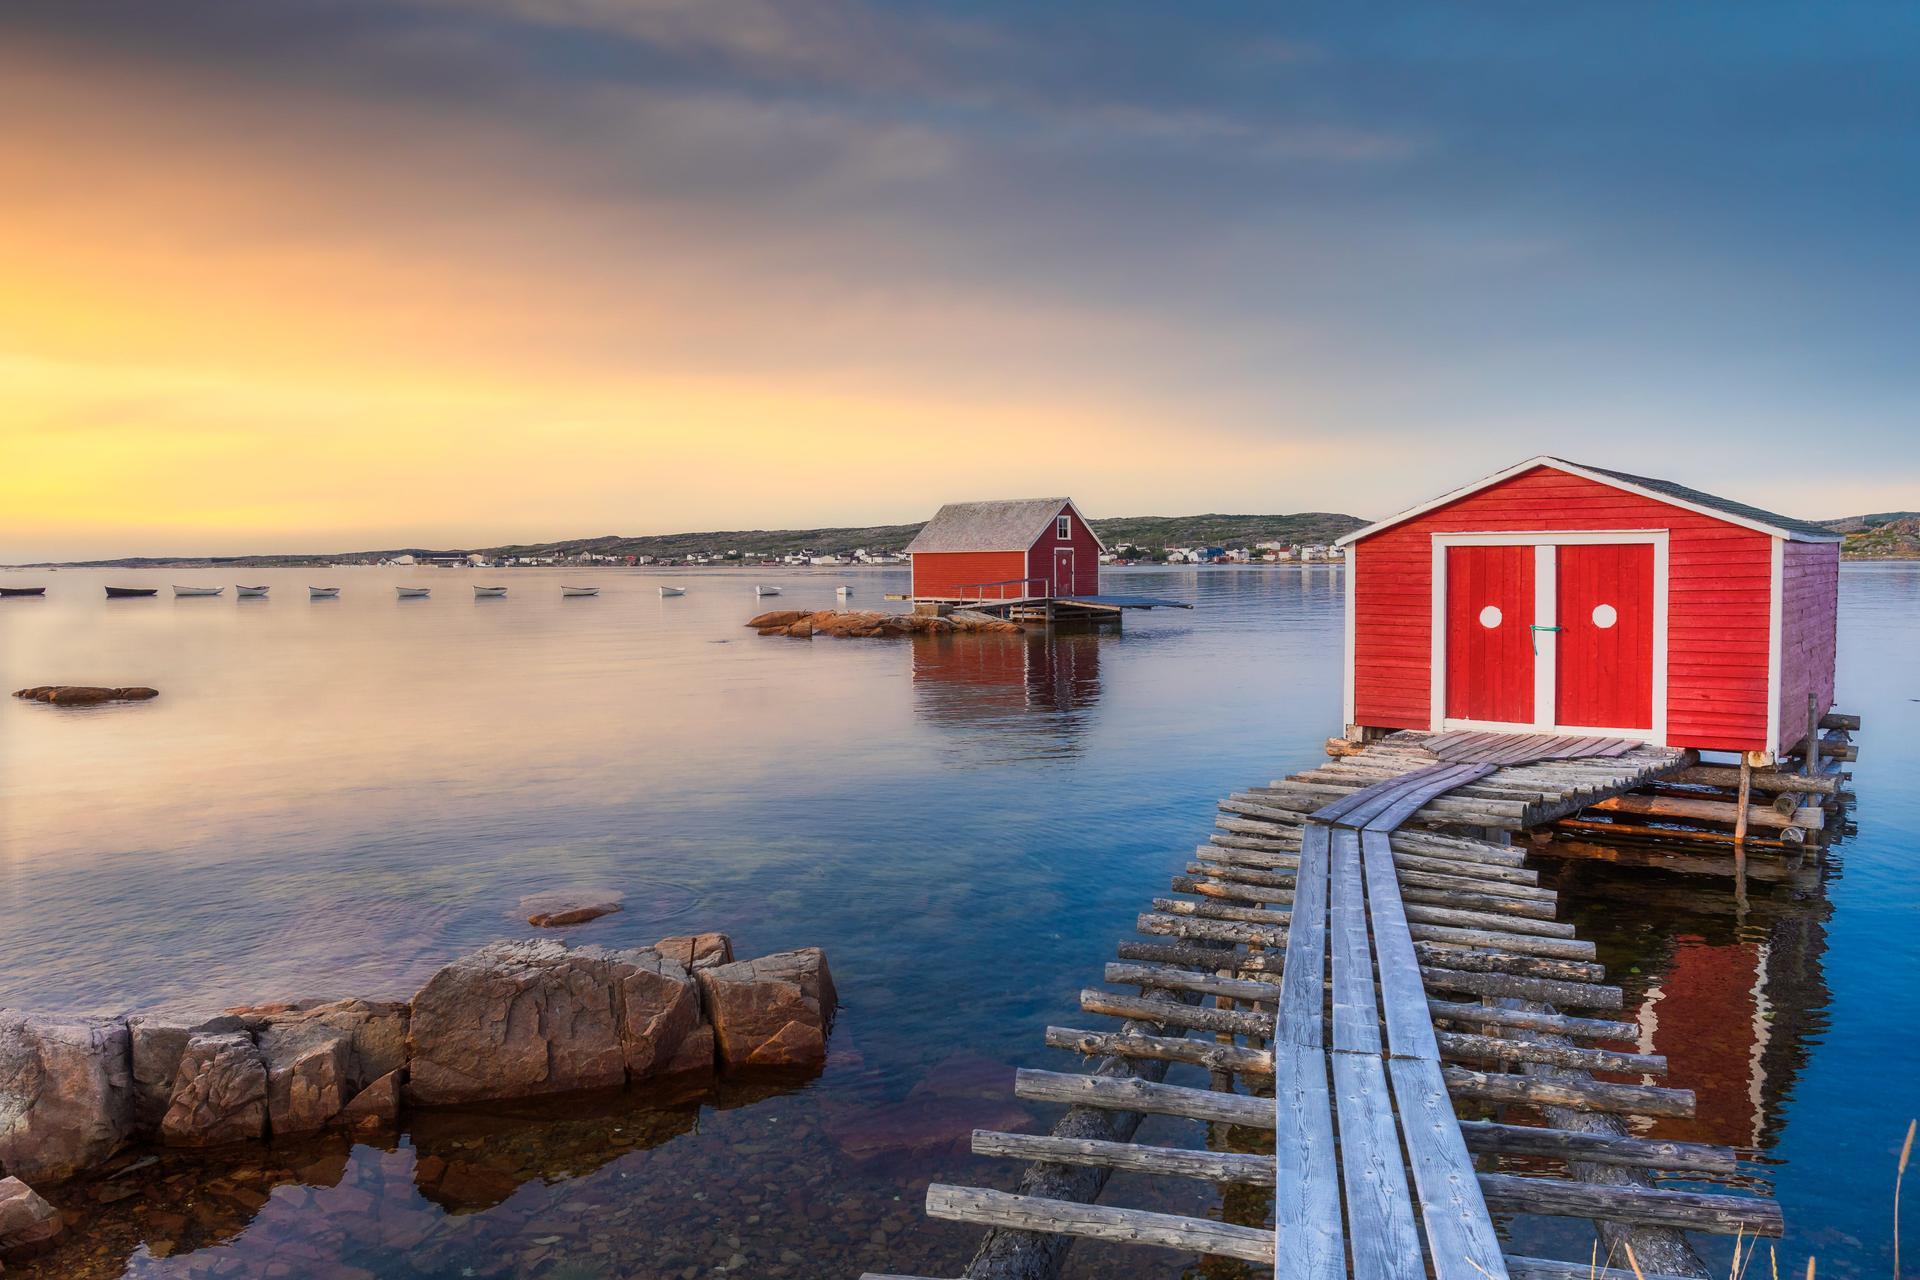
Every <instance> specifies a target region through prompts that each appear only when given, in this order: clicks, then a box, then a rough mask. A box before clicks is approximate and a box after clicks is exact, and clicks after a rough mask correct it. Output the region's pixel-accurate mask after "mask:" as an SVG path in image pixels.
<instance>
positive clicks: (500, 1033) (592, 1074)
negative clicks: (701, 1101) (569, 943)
mask: <svg viewBox="0 0 1920 1280" xmlns="http://www.w3.org/2000/svg"><path fill="white" fill-rule="evenodd" d="M407 1047H408V1050H409V1054H408V1056H409V1060H410V1061H409V1066H408V1080H407V1097H408V1099H409V1100H411V1101H413V1102H418V1103H425V1104H429V1105H435V1104H445V1103H460V1102H479V1101H483V1100H485V1099H489V1098H526V1097H533V1096H535V1095H538V1094H544V1093H564V1092H568V1091H570V1090H575V1089H599V1088H608V1087H611V1086H614V1085H618V1084H621V1083H623V1082H624V1081H625V1079H626V1062H625V1058H624V1055H623V1053H622V1051H621V1046H620V1042H619V1021H618V1014H617V1011H616V1008H615V1003H614V993H613V984H612V981H611V979H610V978H609V976H608V973H607V968H606V964H605V962H604V961H603V960H601V959H599V958H598V957H596V956H592V955H588V954H586V953H584V952H583V953H580V954H575V953H572V952H569V951H568V950H567V949H566V948H565V947H564V946H562V945H561V944H560V943H558V942H496V943H494V944H493V945H491V946H487V947H482V948H481V949H480V950H479V951H476V952H475V953H474V954H472V955H470V956H465V957H463V958H461V959H459V960H456V961H454V962H453V963H452V964H450V965H448V966H446V967H445V968H443V969H441V970H440V971H439V972H438V973H436V974H434V975H433V977H431V978H429V979H428V980H427V985H426V986H424V987H422V988H421V989H420V993H419V994H418V995H416V996H415V997H414V998H413V1021H412V1024H411V1026H410V1027H409V1029H408V1032H407Z"/></svg>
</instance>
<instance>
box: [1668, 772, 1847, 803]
mask: <svg viewBox="0 0 1920 1280" xmlns="http://www.w3.org/2000/svg"><path fill="white" fill-rule="evenodd" d="M1667 781H1669V782H1676V783H1684V784H1686V785H1687V786H1693V787H1718V788H1720V789H1721V790H1724V791H1733V790H1735V789H1737V788H1738V787H1739V785H1740V770H1739V768H1738V767H1737V766H1734V765H1727V764H1697V765H1695V766H1693V767H1692V768H1691V769H1681V770H1679V771H1678V772H1676V773H1672V774H1669V775H1668V777H1667ZM1846 783H1847V775H1845V774H1843V773H1826V774H1819V775H1816V776H1814V777H1808V776H1807V775H1806V774H1804V773H1782V772H1780V771H1779V770H1777V769H1755V770H1753V771H1752V784H1751V785H1752V787H1753V789H1754V790H1755V791H1763V792H1765V793H1766V794H1768V795H1777V794H1779V793H1781V792H1783V791H1815V792H1818V793H1819V794H1821V795H1823V796H1837V795H1839V794H1841V793H1842V792H1844V791H1845V790H1846V789H1847V787H1846Z"/></svg>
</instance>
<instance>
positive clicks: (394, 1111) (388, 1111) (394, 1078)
mask: <svg viewBox="0 0 1920 1280" xmlns="http://www.w3.org/2000/svg"><path fill="white" fill-rule="evenodd" d="M339 1120H340V1123H341V1124H343V1125H345V1126H346V1128H347V1129H348V1131H349V1132H352V1133H355V1134H366V1133H378V1132H380V1131H381V1130H383V1129H391V1128H393V1127H394V1126H396V1125H398V1124H399V1123H400V1073H399V1072H398V1071H389V1072H387V1074H385V1075H383V1076H381V1077H380V1078H379V1079H378V1080H375V1081H374V1082H373V1083H372V1084H369V1085H368V1086H367V1087H366V1088H364V1089H362V1090H360V1092H358V1093H356V1094H354V1095H353V1101H351V1102H349V1103H348V1104H347V1105H346V1106H345V1107H343V1108H341V1110H340V1116H339Z"/></svg>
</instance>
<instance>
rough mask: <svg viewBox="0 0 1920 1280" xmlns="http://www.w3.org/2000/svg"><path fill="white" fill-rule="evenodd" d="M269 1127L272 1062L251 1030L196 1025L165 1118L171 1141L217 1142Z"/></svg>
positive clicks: (164, 1132) (163, 1130)
mask: <svg viewBox="0 0 1920 1280" xmlns="http://www.w3.org/2000/svg"><path fill="white" fill-rule="evenodd" d="M266 1132H267V1064H266V1060H265V1059H264V1058H262V1057H261V1054H260V1049H259V1046H257V1045H255V1044H254V1042H253V1037H252V1036H251V1035H248V1034H247V1033H246V1032H245V1031H196V1032H194V1033H193V1034H192V1035H191V1036H189V1037H188V1038H187V1046H186V1049H185V1050H184V1051H183V1052H182V1053H181V1055H180V1067H179V1070H178V1071H177V1072H176V1074H175V1076H174V1082H173V1102H172V1103H171V1105H169V1106H168V1107H167V1114H166V1115H165V1116H164V1117H163V1118H162V1119H161V1121H160V1139H161V1141H162V1142H164V1143H166V1144H167V1145H168V1146H170V1147H217V1146H224V1145H225V1144H227V1143H229V1142H245V1141H247V1140H248V1139H251V1138H262V1137H265V1136H266Z"/></svg>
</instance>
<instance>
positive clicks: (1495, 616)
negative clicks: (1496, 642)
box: [1480, 604, 1500, 631]
mask: <svg viewBox="0 0 1920 1280" xmlns="http://www.w3.org/2000/svg"><path fill="white" fill-rule="evenodd" d="M1480 625H1481V626H1483V627H1485V628H1486V629H1487V630H1489V631H1491V630H1493V629H1494V628H1495V627H1497V626H1499V625H1500V606H1499V605H1493V604H1490V605H1488V606H1487V607H1486V608H1484V609H1482V610H1481V611H1480Z"/></svg>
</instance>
